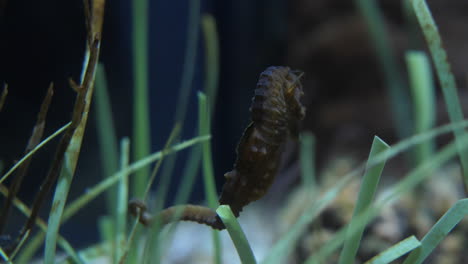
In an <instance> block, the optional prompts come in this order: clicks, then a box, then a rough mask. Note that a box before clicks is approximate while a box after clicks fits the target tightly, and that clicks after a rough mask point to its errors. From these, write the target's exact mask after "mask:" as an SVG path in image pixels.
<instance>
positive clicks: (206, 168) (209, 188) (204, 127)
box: [198, 92, 221, 264]
mask: <svg viewBox="0 0 468 264" xmlns="http://www.w3.org/2000/svg"><path fill="white" fill-rule="evenodd" d="M198 118H199V124H198V129H199V134H200V135H207V134H209V133H210V111H209V107H208V106H207V102H206V96H205V95H204V94H203V93H201V92H199V93H198ZM202 157H203V158H202V165H203V166H202V169H203V183H204V185H205V195H206V199H207V201H208V207H210V208H213V209H216V207H218V198H217V192H216V184H215V180H214V172H213V156H212V154H211V142H210V141H205V142H204V143H202ZM212 232H213V243H214V249H215V259H214V263H218V264H219V263H221V242H220V238H219V232H218V231H216V230H213V231H212Z"/></svg>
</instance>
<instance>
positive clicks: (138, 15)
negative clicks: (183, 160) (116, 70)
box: [131, 0, 151, 197]
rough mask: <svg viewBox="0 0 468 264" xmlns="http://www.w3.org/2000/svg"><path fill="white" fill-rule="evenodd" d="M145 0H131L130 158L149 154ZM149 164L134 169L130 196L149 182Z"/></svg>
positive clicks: (146, 2) (139, 194)
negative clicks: (131, 115) (131, 93)
mask: <svg viewBox="0 0 468 264" xmlns="http://www.w3.org/2000/svg"><path fill="white" fill-rule="evenodd" d="M148 7H149V5H148V0H135V1H132V11H133V12H132V15H133V23H132V28H133V30H132V32H133V36H132V43H133V48H132V50H133V137H132V138H133V140H132V142H133V159H134V160H140V159H143V158H144V157H147V156H148V155H149V154H150V147H151V137H150V125H149V124H150V118H149V106H148V104H149V103H148V98H149V96H148V95H149V93H148V74H149V73H148V10H149V9H148ZM149 172H150V170H149V168H143V169H142V170H140V171H139V172H137V174H138V175H137V177H134V179H133V181H132V185H133V191H132V194H131V195H133V196H136V197H141V196H142V195H143V192H144V191H145V188H146V184H147V183H148V177H149Z"/></svg>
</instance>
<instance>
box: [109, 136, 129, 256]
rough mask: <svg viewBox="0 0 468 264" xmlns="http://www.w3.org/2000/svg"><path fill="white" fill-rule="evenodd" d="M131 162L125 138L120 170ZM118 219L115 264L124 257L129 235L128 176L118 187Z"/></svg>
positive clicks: (127, 142)
mask: <svg viewBox="0 0 468 264" xmlns="http://www.w3.org/2000/svg"><path fill="white" fill-rule="evenodd" d="M129 160H130V140H129V139H128V138H124V139H122V140H121V142H120V169H121V170H123V171H125V170H126V169H127V168H128V163H129ZM117 187H118V188H117V206H116V207H117V219H116V221H115V223H116V225H115V227H116V230H115V234H116V236H115V242H114V245H115V250H114V257H113V261H114V263H117V260H118V259H120V258H121V257H122V255H123V254H124V248H125V246H124V245H125V244H124V243H125V236H126V234H127V216H128V215H127V208H128V207H127V205H128V191H129V184H128V174H125V173H124V174H123V175H122V177H121V178H120V180H119V183H118V185H117Z"/></svg>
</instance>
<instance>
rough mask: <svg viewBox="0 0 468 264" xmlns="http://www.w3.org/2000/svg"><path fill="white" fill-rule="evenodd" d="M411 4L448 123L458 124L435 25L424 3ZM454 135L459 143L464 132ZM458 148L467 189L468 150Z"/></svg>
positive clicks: (450, 79) (454, 89) (457, 107)
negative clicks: (440, 89) (426, 47)
mask: <svg viewBox="0 0 468 264" xmlns="http://www.w3.org/2000/svg"><path fill="white" fill-rule="evenodd" d="M412 3H413V8H414V12H415V13H416V17H417V18H418V21H419V24H420V26H421V29H422V31H423V33H424V37H425V38H426V42H427V45H428V46H429V50H430V52H431V55H432V60H433V61H434V65H435V68H436V72H437V76H438V78H439V82H440V86H441V88H442V92H443V94H444V99H445V104H446V106H447V111H448V114H449V117H450V121H451V122H453V123H456V122H459V121H461V120H463V112H462V108H461V105H460V99H459V98H458V93H457V86H456V83H455V77H454V76H453V74H452V71H451V69H450V64H449V62H448V59H447V53H446V52H445V49H444V47H443V44H442V39H441V37H440V35H439V31H438V29H437V25H436V24H435V21H434V19H433V17H432V14H431V11H430V10H429V7H428V6H427V4H426V1H424V0H412ZM454 134H455V139H456V140H457V141H459V138H461V137H462V136H463V135H464V134H465V130H464V129H461V128H460V129H457V130H455V131H454ZM458 148H459V149H458V154H459V156H460V161H461V165H462V168H463V176H464V181H465V186H466V187H467V188H468V150H466V149H465V150H463V151H462V149H461V148H462V147H461V145H460V146H459V147H458Z"/></svg>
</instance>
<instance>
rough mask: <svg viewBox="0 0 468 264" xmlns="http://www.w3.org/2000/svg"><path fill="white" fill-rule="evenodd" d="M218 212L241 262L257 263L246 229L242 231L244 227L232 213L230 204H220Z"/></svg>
mask: <svg viewBox="0 0 468 264" xmlns="http://www.w3.org/2000/svg"><path fill="white" fill-rule="evenodd" d="M216 213H217V214H218V215H219V217H220V218H221V220H222V221H223V223H224V225H225V226H226V229H227V231H228V232H229V236H230V237H231V239H232V242H233V243H234V246H235V247H236V250H237V253H238V254H239V257H240V260H241V262H242V263H243V264H256V263H257V261H256V260H255V256H254V254H253V251H252V248H250V245H249V242H248V241H247V238H246V237H245V234H244V231H242V227H241V226H240V224H239V222H237V218H236V217H235V216H234V214H233V213H232V211H231V208H230V207H229V205H220V206H219V207H218V209H216Z"/></svg>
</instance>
